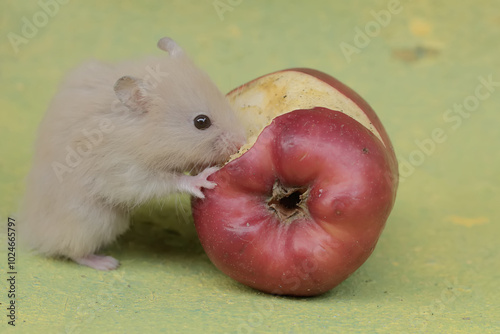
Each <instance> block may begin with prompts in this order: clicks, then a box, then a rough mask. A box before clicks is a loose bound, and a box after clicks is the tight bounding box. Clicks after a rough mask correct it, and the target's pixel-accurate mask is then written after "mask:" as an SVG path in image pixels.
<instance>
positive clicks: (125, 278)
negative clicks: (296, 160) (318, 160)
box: [0, 0, 500, 333]
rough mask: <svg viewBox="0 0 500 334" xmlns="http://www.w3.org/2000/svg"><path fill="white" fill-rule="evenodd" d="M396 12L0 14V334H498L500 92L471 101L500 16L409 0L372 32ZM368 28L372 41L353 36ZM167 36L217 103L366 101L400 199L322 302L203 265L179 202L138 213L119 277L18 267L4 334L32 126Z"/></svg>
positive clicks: (133, 6)
mask: <svg viewBox="0 0 500 334" xmlns="http://www.w3.org/2000/svg"><path fill="white" fill-rule="evenodd" d="M42 2H44V1H42ZM45 2H46V3H50V2H53V1H50V0H46V1H45ZM224 4H225V5H226V7H225V9H226V11H225V12H223V13H218V12H217V10H216V8H215V7H216V6H218V7H220V8H221V9H220V10H224V8H222V6H224ZM389 6H390V5H389V1H359V0H356V1H310V2H308V3H307V4H306V2H305V1H301V2H299V1H285V0H281V1H250V0H246V1H235V0H233V1H229V0H221V1H213V0H206V1H165V0H163V1H146V0H145V1H132V0H122V1H100V0H99V1H98V0H87V1H77V0H74V1H69V2H67V4H61V5H60V6H59V8H58V10H57V12H55V8H54V7H52V10H53V11H54V15H53V17H52V16H47V20H46V22H44V21H43V18H44V15H43V12H42V14H40V12H41V11H42V8H41V7H40V5H39V4H38V3H37V1H5V0H2V1H1V2H0V18H1V20H0V110H1V114H0V115H1V116H0V127H1V131H0V143H1V155H0V187H1V201H0V210H1V211H0V214H1V220H2V224H1V226H3V227H2V228H1V233H0V268H1V272H0V274H1V275H0V302H1V303H2V305H1V307H0V310H1V311H0V319H1V320H0V332H4V331H5V330H6V329H8V330H10V331H9V332H17V333H134V332H168V333H170V332H180V333H195V332H201V331H204V332H207V333H212V332H213V333H219V332H227V333H233V332H236V333H238V332H241V333H248V332H255V333H265V332H272V333H311V332H313V331H314V332H325V333H326V332H328V333H347V332H367V333H405V332H408V333H419V332H428V333H444V332H448V333H450V332H454V333H498V332H500V316H499V315H500V311H499V310H500V302H499V300H500V292H499V288H498V282H499V281H500V253H499V247H498V244H499V237H500V227H499V221H500V211H499V209H498V203H499V199H500V196H499V195H500V190H499V189H500V188H499V186H500V182H499V181H500V176H499V175H500V173H499V167H500V164H499V162H500V154H499V148H498V147H499V144H500V134H499V133H500V131H499V130H498V128H499V126H500V110H499V109H500V87H499V86H498V84H497V85H496V86H492V87H491V90H492V91H491V92H489V96H488V97H487V98H486V97H485V98H483V99H481V100H478V99H475V98H474V95H475V94H476V87H477V86H478V85H480V80H479V77H483V78H488V76H492V80H493V81H495V82H499V81H500V71H499V68H500V10H499V9H500V4H499V3H498V1H495V0H492V1H487V0H464V1H452V0H446V1H444V0H443V1H439V2H436V1H430V0H422V1H401V2H400V7H397V9H399V11H398V12H397V13H394V14H392V15H391V16H390V22H382V23H384V24H383V26H382V25H380V24H378V23H376V21H375V18H374V16H373V11H374V12H380V11H384V10H385V11H387V10H388V9H389V8H390V7H389ZM34 19H35V20H38V21H37V22H38V23H39V25H40V27H39V28H37V30H38V31H36V32H35V33H34V34H33V35H34V36H30V38H27V39H26V40H25V41H24V42H26V43H23V44H20V45H18V46H17V48H18V50H17V52H16V50H15V47H13V45H12V43H11V42H9V36H11V37H12V36H13V35H12V34H17V35H19V36H22V33H23V31H22V29H23V26H24V25H26V21H29V22H33V20H34ZM386 23H387V24H386ZM366 28H368V29H372V30H369V33H370V34H371V35H372V36H368V38H367V39H365V40H361V39H360V37H356V35H357V34H359V31H364V30H365V29H366ZM25 32H26V31H25ZM163 36H170V37H172V38H174V39H175V40H176V41H177V42H178V43H179V44H180V45H181V46H183V47H184V49H185V50H187V51H188V52H189V54H190V55H191V56H192V58H193V59H194V60H195V61H196V62H197V63H198V64H199V65H200V67H202V68H203V69H205V70H206V71H207V72H208V73H209V74H210V75H211V77H212V78H213V79H214V81H215V82H216V83H217V84H218V85H219V87H220V88H221V90H222V91H229V90H230V89H231V88H234V87H236V86H238V85H240V84H242V83H244V82H246V81H248V80H250V79H253V78H255V77H257V76H259V75H262V74H266V73H269V72H272V71H275V70H279V69H284V68H289V67H296V66H302V67H312V68H316V69H319V70H322V71H324V72H327V73H329V74H331V75H333V76H335V77H337V78H338V79H340V80H341V81H343V82H344V83H346V84H347V85H349V86H351V87H352V88H354V89H355V90H356V91H357V92H358V93H360V95H362V96H363V97H364V98H365V99H366V100H367V101H368V102H369V103H370V104H371V105H372V107H373V108H374V109H375V110H376V111H377V113H378V115H379V117H380V118H381V120H382V121H383V123H384V125H385V127H386V129H387V131H388V133H389V135H390V137H391V139H392V141H393V144H394V146H395V149H396V152H397V155H398V157H399V159H400V162H401V175H402V180H401V184H400V188H399V193H398V198H397V202H396V205H395V207H394V210H393V212H392V214H391V216H390V218H389V220H388V222H387V226H386V229H385V231H384V233H383V235H382V237H381V238H380V240H379V244H378V246H377V248H376V249H375V251H374V253H373V255H372V256H371V257H370V258H369V259H368V261H367V262H366V263H365V264H364V265H363V266H362V267H361V268H360V269H359V270H358V271H357V272H355V273H354V274H353V275H352V276H351V277H350V278H349V279H348V280H346V281H345V282H343V283H342V284H341V285H340V286H338V287H337V288H335V289H334V290H332V291H330V292H329V293H326V294H325V295H322V296H319V297H316V298H302V299H301V298H285V297H275V296H270V295H266V294H263V293H259V292H256V291H254V290H252V289H249V288H246V287H244V286H242V285H240V284H238V283H236V282H234V281H232V280H231V279H229V278H227V277H226V276H224V275H223V274H222V273H221V272H219V271H218V270H217V269H216V268H215V267H214V266H213V265H212V264H211V263H210V261H209V259H208V258H207V256H206V255H205V254H204V252H203V250H202V249H201V247H200V245H199V243H198V241H197V238H196V234H195V232H194V229H193V226H192V221H191V218H190V215H189V206H188V205H187V203H188V201H187V199H186V198H183V197H175V198H171V199H169V201H168V203H169V204H168V205H164V209H163V211H156V210H152V209H150V208H151V207H150V208H145V209H143V210H142V212H141V213H139V214H138V215H137V216H136V217H135V219H134V220H135V222H134V225H133V227H132V229H131V230H130V231H129V232H128V233H127V234H126V235H124V236H123V237H121V238H120V239H119V240H118V241H117V242H116V243H115V244H114V245H113V246H112V247H110V248H108V249H106V250H105V252H106V253H108V254H110V255H112V256H114V257H116V258H117V259H119V260H120V261H121V264H122V266H121V267H120V268H119V269H118V270H116V271H112V272H98V271H95V270H92V269H90V268H85V267H81V266H78V265H76V264H73V263H71V262H66V261H59V260H52V259H45V258H41V257H39V256H35V255H30V254H27V253H25V252H18V253H17V260H16V261H17V271H18V275H17V282H16V289H17V291H16V292H17V312H18V313H17V315H18V318H17V321H16V327H15V328H11V326H8V325H7V317H6V315H5V314H6V313H7V310H6V309H5V307H6V306H5V304H6V303H8V302H9V299H8V298H7V290H8V283H7V281H6V278H7V277H6V276H7V275H6V264H7V255H6V254H7V242H6V236H5V233H6V230H7V228H6V224H7V217H8V216H9V215H11V216H13V217H15V213H16V211H17V206H18V203H19V200H20V198H21V196H22V192H23V179H24V177H25V175H26V173H27V172H28V169H29V161H30V159H31V155H32V145H33V141H34V138H35V133H36V128H37V124H38V123H39V121H40V119H41V117H42V115H43V113H44V112H45V109H46V107H47V105H48V103H49V101H50V99H51V97H52V96H53V94H54V93H55V92H56V90H57V87H58V84H59V82H60V80H61V79H62V77H63V75H64V74H65V73H66V72H67V71H68V70H69V69H71V68H73V67H74V66H76V65H78V64H79V63H80V62H82V61H83V60H85V59H88V58H97V59H102V60H108V61H115V60H124V59H131V58H135V57H139V56H141V55H146V54H161V51H159V50H157V49H156V42H157V40H158V39H159V38H160V37H163ZM347 44H349V45H350V46H351V49H350V50H351V51H352V52H353V53H352V54H350V55H347V56H346V54H345V53H344V52H343V51H342V48H341V47H342V46H343V47H344V48H345V47H346V45H347ZM353 47H356V48H357V49H356V50H354V49H353ZM353 50H354V51H353ZM481 89H482V90H480V92H483V93H484V92H487V91H486V90H485V89H484V87H483V88H481ZM475 101H476V102H479V103H478V104H477V105H473V103H474V102H475ZM463 103H470V104H469V105H468V108H469V109H470V110H471V111H470V112H469V111H467V113H464V114H463V116H459V114H458V113H455V112H454V111H453V108H454V105H455V104H457V105H459V104H463ZM450 109H452V110H451V111H449V110H450ZM450 117H454V118H453V119H451V118H450ZM435 129H442V130H441V131H442V132H444V138H440V140H439V142H437V141H433V142H432V134H433V132H435V131H440V130H435ZM418 143H424V144H425V145H426V146H421V147H419V144H418Z"/></svg>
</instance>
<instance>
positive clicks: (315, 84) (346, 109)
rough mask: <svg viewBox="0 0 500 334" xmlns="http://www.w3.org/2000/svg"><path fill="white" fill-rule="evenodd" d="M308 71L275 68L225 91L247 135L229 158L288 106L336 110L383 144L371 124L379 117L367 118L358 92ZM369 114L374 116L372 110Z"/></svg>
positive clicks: (376, 121)
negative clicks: (361, 126) (245, 126)
mask: <svg viewBox="0 0 500 334" xmlns="http://www.w3.org/2000/svg"><path fill="white" fill-rule="evenodd" d="M308 71H312V72H313V73H315V72H317V71H314V70H309V69H292V70H286V71H279V72H275V73H271V74H269V75H266V76H264V77H260V78H258V79H256V80H253V81H251V82H249V83H248V84H246V85H244V86H242V87H240V88H238V89H236V90H233V91H231V92H229V93H228V99H229V103H230V104H231V105H232V106H233V108H234V109H235V110H236V111H237V112H238V113H239V115H240V116H241V118H242V119H243V120H244V121H243V123H244V124H246V125H247V138H249V140H248V141H247V144H246V145H244V146H243V147H242V148H241V149H240V151H239V152H238V153H237V154H235V155H233V156H232V157H231V159H235V158H237V157H238V156H240V155H241V154H243V153H244V152H246V151H247V150H248V149H249V148H250V147H252V145H253V143H254V142H255V140H256V139H257V135H258V134H259V133H261V132H262V129H263V128H264V127H266V126H267V125H269V124H270V123H271V121H272V120H273V119H274V118H275V117H277V116H279V115H282V114H285V113H287V112H289V111H291V110H297V109H311V108H314V107H317V106H322V107H325V108H328V109H331V110H337V111H340V112H342V113H344V114H346V115H348V116H350V117H352V118H353V119H355V120H356V121H358V122H359V123H361V124H362V125H363V126H365V127H366V128H367V129H368V130H370V131H371V132H372V133H373V134H374V135H375V136H376V137H377V138H378V139H379V140H380V141H381V142H382V143H384V145H385V144H386V142H387V140H383V138H382V137H383V136H381V134H380V132H379V130H378V129H377V127H376V126H375V124H374V123H380V121H379V120H378V118H377V119H370V117H368V116H367V114H366V113H365V112H364V111H363V110H362V109H361V107H360V106H359V105H358V104H362V103H360V102H359V101H357V100H358V98H359V96H358V95H357V94H356V93H354V92H353V91H351V90H350V89H349V88H348V87H347V86H345V85H343V84H341V83H339V82H338V81H337V80H335V79H334V78H332V77H330V76H327V75H326V74H324V73H321V72H318V73H321V74H323V75H325V76H327V77H328V79H329V80H330V82H332V83H333V80H335V83H337V84H338V85H341V86H338V87H333V85H332V84H330V83H329V82H328V81H327V79H326V78H323V80H320V79H319V78H318V77H316V76H314V75H312V74H309V73H308ZM346 93H351V94H352V93H354V94H356V95H355V96H353V98H352V99H351V98H350V97H348V96H346V95H345V94H346ZM359 99H360V98H359ZM363 102H364V101H363ZM365 104H366V102H365ZM366 106H368V105H366ZM368 108H369V106H368ZM370 116H372V117H371V118H374V117H375V118H376V115H375V114H374V113H373V115H370ZM384 134H385V133H384ZM384 139H385V138H384Z"/></svg>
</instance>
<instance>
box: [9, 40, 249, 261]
mask: <svg viewBox="0 0 500 334" xmlns="http://www.w3.org/2000/svg"><path fill="white" fill-rule="evenodd" d="M158 47H159V48H160V49H162V50H164V51H167V52H168V53H169V56H163V57H150V58H147V59H143V60H139V61H133V62H124V63H120V64H116V65H110V64H104V63H101V62H98V61H91V62H88V63H86V64H84V65H83V66H81V67H79V68H77V69H76V70H75V71H73V72H72V73H71V74H70V75H69V76H68V77H67V78H66V81H65V82H64V83H63V84H62V86H61V89H60V91H59V93H58V94H57V95H56V96H55V97H54V99H53V100H52V102H51V104H50V106H49V108H48V111H47V113H46V115H45V117H44V119H43V120H42V122H41V124H40V127H39V130H38V138H37V141H36V145H35V155H34V161H33V166H32V169H31V171H30V173H29V175H28V178H27V189H26V193H25V197H24V201H23V204H22V208H21V213H20V219H19V229H20V234H19V236H20V238H21V241H23V240H24V242H25V243H26V244H27V245H28V246H29V247H30V248H31V249H33V250H35V251H37V252H39V253H41V254H44V255H46V256H62V257H67V258H70V259H72V260H73V261H75V262H77V263H79V264H82V265H86V266H89V267H92V268H95V269H100V270H111V269H115V268H116V267H118V265H119V262H118V261H117V260H116V259H114V258H112V257H109V256H101V255H96V254H95V252H96V251H98V250H99V248H101V247H102V246H104V245H106V244H109V243H110V242H112V241H114V240H115V239H116V237H117V236H118V235H120V234H122V233H123V232H125V230H127V228H128V226H129V212H130V209H131V208H133V207H134V206H136V205H139V204H141V203H143V202H145V201H147V200H149V199H151V198H155V197H162V196H165V195H168V194H171V193H173V192H187V193H190V194H191V195H194V196H197V197H203V194H202V192H201V190H200V189H201V188H203V187H204V188H213V187H214V186H216V185H215V184H214V183H213V182H210V181H208V180H207V177H208V176H209V175H210V174H211V173H213V172H214V171H215V170H216V169H217V168H216V167H209V166H213V165H216V164H218V163H221V162H223V161H225V160H226V159H227V158H228V157H229V156H230V155H231V154H233V153H235V152H236V151H237V150H238V148H239V147H240V146H241V145H242V144H243V143H244V141H245V131H244V128H243V126H242V124H241V122H240V121H239V120H238V118H237V116H236V114H235V113H234V111H233V110H232V109H231V107H230V105H229V104H228V102H227V101H226V98H225V96H224V95H223V94H222V93H221V92H220V91H219V90H218V88H217V87H216V86H215V84H214V83H213V82H212V81H211V80H210V78H209V77H208V75H207V74H206V73H204V72H203V71H201V70H200V69H199V68H198V67H196V66H195V65H194V63H193V62H192V61H191V60H190V59H189V57H188V56H187V55H186V54H185V52H184V51H183V50H182V49H181V48H180V47H179V46H178V45H177V44H176V43H175V42H174V41H173V40H172V39H170V38H168V37H165V38H162V39H160V41H159V42H158ZM203 169H204V170H203ZM200 170H203V171H202V172H201V173H199V174H198V175H195V176H190V175H186V174H185V173H184V172H186V171H191V172H192V171H200Z"/></svg>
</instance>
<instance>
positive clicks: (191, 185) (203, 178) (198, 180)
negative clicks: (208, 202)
mask: <svg viewBox="0 0 500 334" xmlns="http://www.w3.org/2000/svg"><path fill="white" fill-rule="evenodd" d="M218 170H219V167H209V168H206V169H205V170H203V172H201V173H200V174H198V175H195V176H184V177H185V179H184V180H185V181H186V183H185V184H184V185H183V186H184V187H183V188H184V189H183V190H185V191H186V192H188V193H190V194H191V195H193V196H196V197H199V198H205V195H203V192H202V191H201V188H206V189H213V188H215V186H216V185H217V184H216V183H215V182H211V181H208V180H207V177H209V176H210V175H211V174H213V173H215V172H216V171H218Z"/></svg>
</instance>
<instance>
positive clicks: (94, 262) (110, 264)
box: [72, 254, 120, 270]
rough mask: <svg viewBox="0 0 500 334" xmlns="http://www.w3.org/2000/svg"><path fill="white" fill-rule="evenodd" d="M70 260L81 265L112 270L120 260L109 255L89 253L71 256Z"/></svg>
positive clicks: (118, 264)
mask: <svg viewBox="0 0 500 334" xmlns="http://www.w3.org/2000/svg"><path fill="white" fill-rule="evenodd" d="M72 260H73V261H75V262H76V263H78V264H81V265H82V266H87V267H90V268H94V269H97V270H113V269H116V268H118V266H120V262H119V261H118V260H117V259H115V258H113V257H111V256H103V255H95V254H91V255H87V256H84V257H79V258H72Z"/></svg>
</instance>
